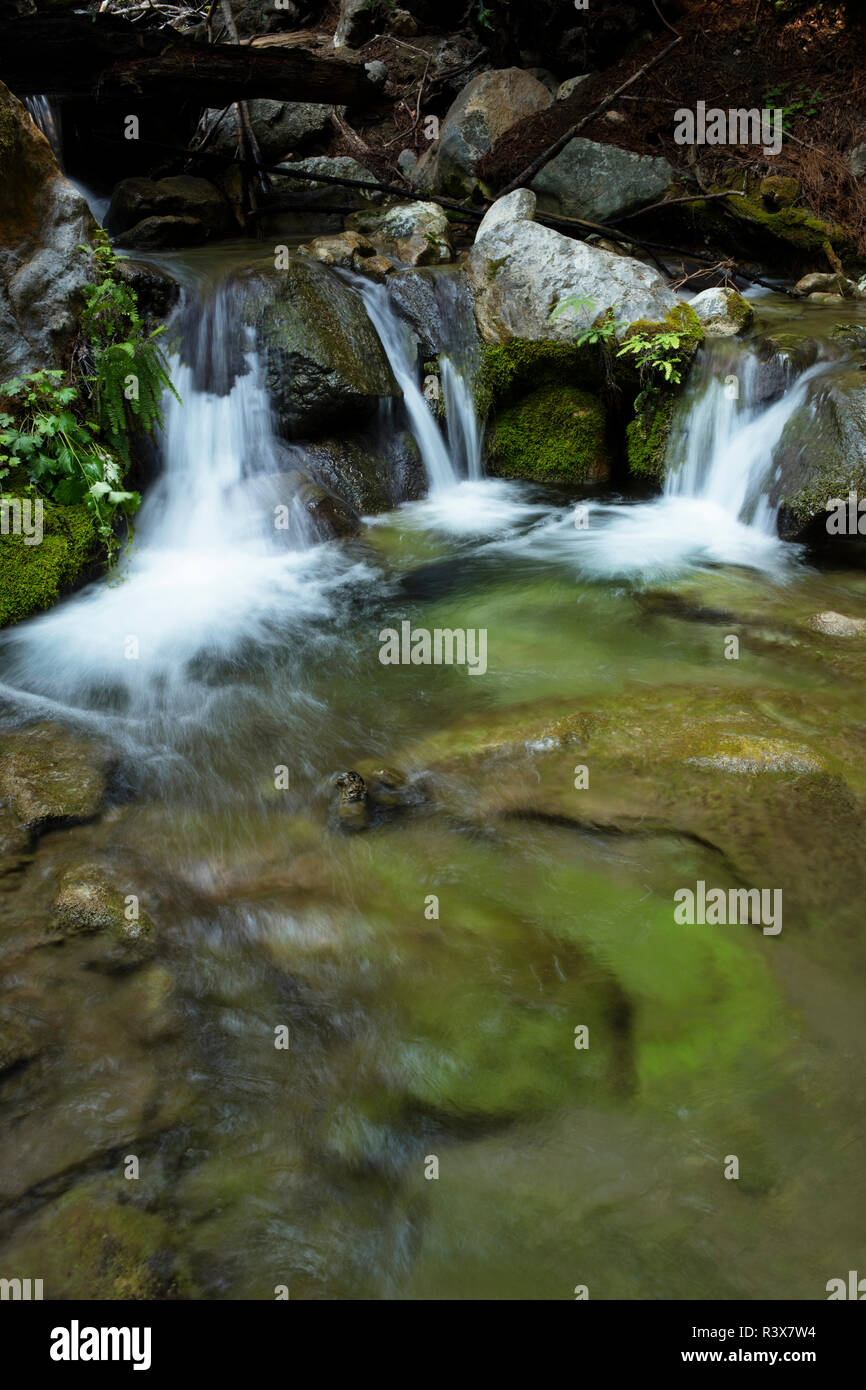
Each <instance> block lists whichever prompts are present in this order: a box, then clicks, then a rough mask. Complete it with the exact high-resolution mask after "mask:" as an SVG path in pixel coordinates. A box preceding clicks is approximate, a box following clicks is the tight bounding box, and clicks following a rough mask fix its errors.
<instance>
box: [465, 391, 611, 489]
mask: <svg viewBox="0 0 866 1390" xmlns="http://www.w3.org/2000/svg"><path fill="white" fill-rule="evenodd" d="M610 463H611V458H610V451H609V449H608V445H607V440H606V434H605V412H604V407H603V406H602V404H601V402H600V401H599V400H598V399H597V398H596V397H595V396H592V395H590V393H589V392H588V391H581V390H580V389H579V388H578V387H576V386H563V385H548V386H541V387H539V388H538V389H537V390H536V391H532V392H531V393H530V394H529V395H528V396H524V398H523V399H522V400H520V401H518V402H517V404H516V405H512V406H509V407H508V408H507V409H506V410H504V411H503V412H502V414H501V415H499V416H498V417H497V419H496V423H495V426H494V429H493V433H492V436H491V442H490V448H489V455H488V469H489V471H490V473H492V474H493V475H495V476H497V477H500V478H527V479H530V480H531V481H533V482H541V483H585V482H588V481H590V480H594V479H598V478H604V477H606V476H607V474H608V472H609V471H610Z"/></svg>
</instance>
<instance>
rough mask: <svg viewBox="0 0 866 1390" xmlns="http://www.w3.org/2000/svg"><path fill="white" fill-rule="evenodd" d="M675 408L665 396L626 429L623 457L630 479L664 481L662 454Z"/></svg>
mask: <svg viewBox="0 0 866 1390" xmlns="http://www.w3.org/2000/svg"><path fill="white" fill-rule="evenodd" d="M675 406H676V401H675V399H674V398H673V397H672V396H668V397H666V398H664V399H663V400H661V401H660V402H659V404H658V405H656V406H655V408H654V409H652V410H649V411H644V412H642V413H640V414H638V415H636V416H635V417H634V419H633V420H631V421H630V423H629V424H628V425H627V426H626V431H625V442H626V458H627V460H628V467H629V472H630V473H631V474H632V476H633V477H635V478H645V479H647V480H648V481H649V482H653V483H659V484H660V483H662V482H663V481H664V476H665V454H666V451H667V443H668V438H669V436H670V432H671V425H672V424H673V419H674V411H675Z"/></svg>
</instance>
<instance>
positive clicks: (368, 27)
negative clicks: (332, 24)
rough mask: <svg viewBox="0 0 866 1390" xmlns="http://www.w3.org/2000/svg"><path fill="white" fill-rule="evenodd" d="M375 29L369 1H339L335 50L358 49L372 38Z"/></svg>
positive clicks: (372, 10) (374, 18) (374, 15)
mask: <svg viewBox="0 0 866 1390" xmlns="http://www.w3.org/2000/svg"><path fill="white" fill-rule="evenodd" d="M375 29H376V14H375V10H374V7H373V6H372V5H371V4H370V3H369V0H340V18H339V19H338V20H337V28H336V30H335V32H334V47H335V48H360V47H361V45H362V44H365V43H366V42H367V40H368V39H371V38H372V37H373V34H374V32H375Z"/></svg>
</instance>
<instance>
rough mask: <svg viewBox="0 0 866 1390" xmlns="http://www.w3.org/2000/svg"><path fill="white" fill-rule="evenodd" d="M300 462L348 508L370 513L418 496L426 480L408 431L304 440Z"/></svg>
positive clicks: (388, 508)
mask: <svg viewBox="0 0 866 1390" xmlns="http://www.w3.org/2000/svg"><path fill="white" fill-rule="evenodd" d="M303 447H304V455H305V459H304V461H305V464H306V465H307V466H308V467H309V468H310V469H311V470H312V471H313V472H314V473H315V475H316V477H317V478H319V479H320V481H321V483H322V484H323V486H324V487H325V488H326V489H327V490H328V491H329V492H330V493H332V494H335V495H336V496H337V497H338V498H340V499H341V501H342V502H343V503H344V504H346V505H347V506H348V507H349V508H351V509H352V511H353V512H356V513H359V514H361V515H362V516H375V515H376V514H377V513H380V512H387V511H390V510H391V509H392V508H393V507H395V506H396V505H397V504H398V503H399V502H405V501H409V500H413V499H415V498H418V497H422V496H423V495H424V492H425V491H426V480H425V477H424V469H423V466H422V464H421V459H420V457H419V455H418V448H417V445H416V444H415V441H414V439H413V438H412V436H411V434H409V432H408V431H407V430H405V429H395V428H393V426H392V427H391V428H390V429H389V430H388V431H386V432H378V433H371V434H370V435H369V436H366V435H363V434H351V435H344V436H341V437H340V438H326V439H315V440H306V441H305V442H304V446H303Z"/></svg>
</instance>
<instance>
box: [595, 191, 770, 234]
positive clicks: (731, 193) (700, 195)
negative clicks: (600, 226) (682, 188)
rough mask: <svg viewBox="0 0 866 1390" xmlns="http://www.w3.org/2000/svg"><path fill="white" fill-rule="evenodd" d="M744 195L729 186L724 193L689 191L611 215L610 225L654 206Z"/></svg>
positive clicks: (671, 205)
mask: <svg viewBox="0 0 866 1390" xmlns="http://www.w3.org/2000/svg"><path fill="white" fill-rule="evenodd" d="M745 196H746V195H745V193H740V192H738V190H737V189H733V188H729V189H726V190H725V192H724V193H691V194H690V195H689V196H688V197H687V198H662V200H661V202H660V203H650V204H649V206H648V207H645V208H637V209H636V210H635V211H634V212H622V213H620V215H619V217H612V218H611V219H610V225H611V226H612V227H616V226H618V225H619V223H620V222H627V221H628V219H629V218H630V217H640V216H641V214H642V213H645V212H655V210H656V208H671V207H673V205H674V203H708V202H709V201H710V199H711V198H745Z"/></svg>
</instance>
